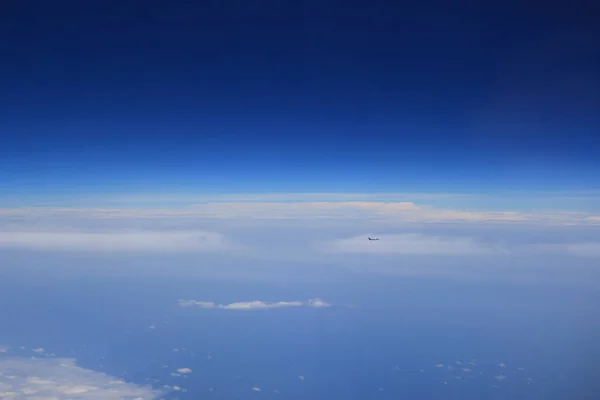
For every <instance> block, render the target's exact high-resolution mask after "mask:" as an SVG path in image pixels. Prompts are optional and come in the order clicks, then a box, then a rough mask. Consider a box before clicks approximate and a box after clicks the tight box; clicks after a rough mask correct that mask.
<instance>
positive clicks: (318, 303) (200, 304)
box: [178, 299, 330, 310]
mask: <svg viewBox="0 0 600 400" xmlns="http://www.w3.org/2000/svg"><path fill="white" fill-rule="evenodd" d="M178 304H179V306H180V307H195V308H206V309H223V310H265V309H271V308H286V307H312V308H323V307H329V306H330V304H328V303H326V302H324V301H323V300H321V299H310V300H308V301H278V302H264V301H259V300H255V301H246V302H236V303H230V304H217V303H214V302H212V301H196V300H179V301H178Z"/></svg>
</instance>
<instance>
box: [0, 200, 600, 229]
mask: <svg viewBox="0 0 600 400" xmlns="http://www.w3.org/2000/svg"><path fill="white" fill-rule="evenodd" d="M1 216H4V217H47V216H53V217H63V218H82V217H84V218H99V219H122V218H150V219H163V218H179V219H180V218H186V219H235V218H242V219H254V220H257V219H264V220H273V219H334V220H335V219H342V220H343V219H366V220H377V221H381V220H384V221H389V222H410V223H446V222H454V223H481V222H485V223H519V224H523V223H533V224H536V223H537V224H550V225H565V224H566V225H574V224H575V225H598V224H600V216H598V215H595V214H592V213H588V212H578V211H552V210H549V211H529V212H525V211H510V210H506V211H480V210H464V209H461V210H456V209H450V208H439V207H433V206H431V205H426V204H416V203H414V202H412V201H390V202H384V201H295V202H294V201H291V202H286V201H279V202H276V201H220V202H207V203H201V204H187V205H185V206H184V207H181V206H180V207H177V208H174V209H148V208H138V209H135V208H126V209H123V208H0V217H1Z"/></svg>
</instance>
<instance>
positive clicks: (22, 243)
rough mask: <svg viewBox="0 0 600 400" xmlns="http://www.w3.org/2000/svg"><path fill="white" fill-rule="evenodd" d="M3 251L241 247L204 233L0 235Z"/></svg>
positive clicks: (171, 250) (219, 236) (195, 249)
mask: <svg viewBox="0 0 600 400" xmlns="http://www.w3.org/2000/svg"><path fill="white" fill-rule="evenodd" d="M0 248H12V249H28V250H84V251H150V252H223V251H232V250H240V249H241V246H240V245H237V244H234V243H232V242H230V241H229V240H227V238H225V237H224V236H223V235H221V234H219V233H214V232H201V231H134V232H128V231H120V232H101V233H98V232H95V233H94V232H18V231H17V232H6V231H5V232H0Z"/></svg>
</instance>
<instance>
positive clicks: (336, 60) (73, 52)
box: [0, 0, 600, 193]
mask: <svg viewBox="0 0 600 400" xmlns="http://www.w3.org/2000/svg"><path fill="white" fill-rule="evenodd" d="M413 3H414V4H413ZM588 3H589V2H588ZM581 4H583V2H578V1H575V2H573V1H571V2H563V4H562V5H560V4H558V3H556V4H549V3H548V2H539V3H538V4H534V3H532V2H528V3H523V2H517V1H514V2H507V1H502V2H493V3H491V2H484V3H479V2H474V1H473V2H464V1H461V2H447V1H441V0H440V1H419V2H410V3H409V2H399V1H378V0H371V1H327V0H318V1H297V2H285V1H222V0H221V1H202V2H191V1H189V2H186V1H169V2H164V1H103V2H87V1H86V2H81V1H52V2H48V1H33V0H31V1H16V0H9V1H3V2H2V4H1V5H0V35H1V37H2V38H3V39H2V40H0V87H1V88H2V89H1V90H2V92H1V93H2V95H1V96H0V134H1V135H2V143H1V146H0V190H1V191H3V192H4V193H10V192H11V191H15V190H32V189H34V188H35V189H36V190H39V189H40V187H43V188H46V189H49V190H65V189H70V190H72V189H73V187H75V185H77V187H79V188H86V189H85V190H87V191H95V190H108V188H112V189H111V190H120V189H119V188H132V187H134V188H139V189H140V190H142V189H143V190H146V191H148V190H157V189H160V188H165V187H172V186H173V185H178V186H181V187H187V188H194V189H197V188H202V189H203V190H207V191H213V192H214V191H232V190H245V191H286V190H292V191H321V190H324V191H331V190H339V191H345V190H347V191H373V190H384V191H402V190H456V191H474V190H479V189H482V188H484V189H485V188H490V189H494V188H495V189H497V188H523V187H527V188H552V189H571V188H578V189H589V188H598V186H599V185H598V183H599V179H598V176H600V157H598V156H597V155H598V148H599V146H600V140H599V139H598V132H599V131H600V129H599V127H600V120H599V115H600V106H599V105H600V102H599V93H600V79H599V73H598V71H600V56H599V50H598V46H597V43H598V40H600V31H599V28H598V27H597V26H595V24H594V22H595V21H594V20H595V18H594V15H595V14H594V12H593V9H591V8H589V7H588V8H587V9H586V8H585V7H584V6H582V5H581ZM590 7H591V3H590ZM594 135H595V136H596V137H594ZM115 188H116V189H115ZM0 193H1V192H0Z"/></svg>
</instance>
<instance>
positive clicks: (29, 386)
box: [0, 357, 161, 400]
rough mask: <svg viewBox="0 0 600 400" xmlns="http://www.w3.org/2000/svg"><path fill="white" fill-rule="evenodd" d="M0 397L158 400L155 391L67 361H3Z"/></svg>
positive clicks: (13, 358) (16, 359) (1, 362)
mask: <svg viewBox="0 0 600 400" xmlns="http://www.w3.org/2000/svg"><path fill="white" fill-rule="evenodd" d="M0 370H1V371H3V373H4V374H0V397H2V398H6V399H32V400H33V399H45V400H63V399H65V400H67V399H82V398H85V399H98V400H111V399H114V400H121V399H130V400H131V399H142V400H145V399H155V398H157V397H159V396H160V395H161V393H159V392H157V391H154V390H152V388H149V387H144V386H139V385H135V384H132V383H126V382H124V381H120V380H115V379H114V378H113V377H110V376H108V375H106V374H103V373H100V372H95V371H92V370H89V369H85V368H81V367H79V366H77V365H76V364H75V360H73V359H66V358H62V359H61V358H53V359H35V360H32V359H29V358H20V357H11V358H1V359H0Z"/></svg>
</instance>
